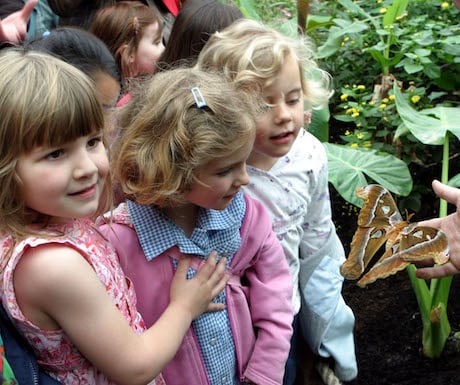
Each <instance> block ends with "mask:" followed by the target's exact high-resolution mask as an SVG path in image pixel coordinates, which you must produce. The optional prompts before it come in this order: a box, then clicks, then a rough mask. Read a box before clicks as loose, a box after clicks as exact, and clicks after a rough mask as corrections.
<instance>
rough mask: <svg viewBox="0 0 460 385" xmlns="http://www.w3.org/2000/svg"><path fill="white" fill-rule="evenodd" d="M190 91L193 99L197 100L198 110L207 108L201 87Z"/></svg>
mask: <svg viewBox="0 0 460 385" xmlns="http://www.w3.org/2000/svg"><path fill="white" fill-rule="evenodd" d="M190 91H191V92H192V95H193V99H194V100H195V104H196V106H197V107H198V108H203V107H207V104H206V100H204V96H203V94H202V93H201V90H200V88H199V87H192V88H190Z"/></svg>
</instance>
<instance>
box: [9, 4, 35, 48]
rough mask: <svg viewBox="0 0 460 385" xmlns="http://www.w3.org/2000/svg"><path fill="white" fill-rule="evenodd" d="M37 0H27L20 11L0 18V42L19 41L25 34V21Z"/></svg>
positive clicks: (27, 20) (27, 19)
mask: <svg viewBox="0 0 460 385" xmlns="http://www.w3.org/2000/svg"><path fill="white" fill-rule="evenodd" d="M37 3H38V0H29V1H27V3H25V4H24V7H22V9H21V10H20V11H17V12H14V13H12V14H11V15H8V16H7V17H5V18H4V19H3V20H0V42H10V43H19V42H21V41H22V40H24V39H25V37H26V35H27V23H28V22H29V18H30V14H31V13H32V11H33V9H34V8H35V6H36V5H37Z"/></svg>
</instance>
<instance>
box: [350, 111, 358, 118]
mask: <svg viewBox="0 0 460 385" xmlns="http://www.w3.org/2000/svg"><path fill="white" fill-rule="evenodd" d="M358 116H359V112H358V111H355V112H353V113H352V114H351V117H352V118H357V117H358Z"/></svg>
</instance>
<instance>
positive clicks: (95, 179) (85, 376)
mask: <svg viewBox="0 0 460 385" xmlns="http://www.w3.org/2000/svg"><path fill="white" fill-rule="evenodd" d="M0 73H1V74H2V76H1V78H0V115H1V117H2V119H1V120H0V133H1V134H0V149H1V150H0V184H1V185H2V186H8V188H3V189H2V190H1V191H0V217H1V218H2V220H1V222H0V255H1V261H0V262H1V264H0V268H1V270H0V271H1V275H0V284H1V289H2V290H1V299H2V304H3V306H4V308H5V309H6V311H7V313H8V314H9V316H10V318H11V319H12V321H13V323H14V324H15V326H16V327H17V329H18V330H19V331H20V332H21V334H23V336H24V337H25V338H26V340H27V341H28V342H29V343H30V345H31V346H32V347H33V349H34V351H35V353H36V355H37V357H38V359H39V362H40V363H41V364H42V366H44V367H45V369H46V370H47V371H48V373H49V374H50V375H51V376H52V377H54V378H56V379H57V380H59V381H60V382H62V383H63V384H64V385H74V384H97V385H101V384H115V383H116V384H130V385H133V384H146V383H147V382H149V381H151V382H150V383H151V384H164V382H163V379H162V377H161V375H160V371H161V369H162V367H163V366H164V365H165V364H166V363H167V362H168V361H169V360H170V359H171V358H172V357H173V356H174V354H175V353H176V350H177V348H178V346H179V343H180V342H181V341H182V338H183V336H184V333H185V332H186V331H187V329H188V327H189V325H190V323H191V321H192V319H193V318H195V317H196V316H198V315H199V314H200V313H202V312H203V311H206V309H207V308H208V309H209V310H220V309H222V308H223V305H222V304H216V303H211V302H210V301H211V299H212V298H213V297H214V296H215V295H217V293H219V292H220V291H221V290H222V288H223V287H224V286H225V283H226V279H225V278H224V277H223V275H224V269H225V267H224V263H225V261H224V262H221V263H219V264H218V265H217V266H215V260H216V259H215V256H210V258H209V262H208V263H207V264H206V265H205V266H204V267H203V269H202V270H200V271H199V273H198V274H197V277H196V279H192V280H190V279H186V271H187V268H188V264H189V262H190V261H189V260H186V259H184V260H181V261H180V262H179V267H178V272H177V274H176V275H175V277H174V280H173V282H172V286H171V289H170V294H171V296H170V301H169V302H168V307H167V308H166V310H165V312H164V314H162V316H161V317H160V318H159V319H158V322H157V323H156V324H155V325H153V326H152V327H151V328H150V329H148V330H147V331H145V332H144V330H145V326H144V322H143V320H142V318H141V316H140V314H139V313H138V312H137V310H136V307H135V305H136V297H135V293H134V290H133V287H132V285H131V284H130V283H129V282H128V281H127V279H126V277H125V275H124V274H123V271H122V270H121V268H120V265H119V263H118V259H117V256H116V254H115V252H114V250H113V248H112V247H111V246H110V244H109V243H108V242H107V240H106V239H105V238H104V237H102V235H101V234H100V232H99V231H98V230H97V228H96V226H95V225H94V224H93V222H92V220H91V218H92V217H94V216H96V215H97V214H98V213H99V212H101V211H103V210H105V208H106V207H107V204H108V203H110V191H111V188H110V183H109V179H110V178H109V164H108V159H107V154H106V149H105V147H104V144H103V127H104V118H103V113H102V109H101V105H100V103H99V101H98V99H97V96H96V92H95V90H94V86H93V84H92V82H91V81H90V80H89V78H88V77H87V76H86V75H84V74H83V73H82V72H81V71H79V70H78V69H76V68H75V67H73V66H71V65H70V64H67V63H65V62H64V61H62V60H59V59H57V58H55V57H52V56H50V55H48V54H44V53H41V52H35V51H25V50H24V49H23V48H22V49H7V50H4V51H3V52H2V53H1V54H0ZM163 289H164V290H165V291H166V292H168V289H166V288H163ZM157 376H158V377H157ZM155 377H157V378H156V379H155Z"/></svg>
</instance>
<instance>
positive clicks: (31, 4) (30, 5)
mask: <svg viewBox="0 0 460 385" xmlns="http://www.w3.org/2000/svg"><path fill="white" fill-rule="evenodd" d="M37 3H38V0H29V1H27V2H26V3H25V4H24V7H23V8H22V9H21V18H22V19H23V20H24V21H26V22H27V21H28V20H29V17H30V14H31V13H32V11H33V10H34V8H35V6H36V5H37Z"/></svg>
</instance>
